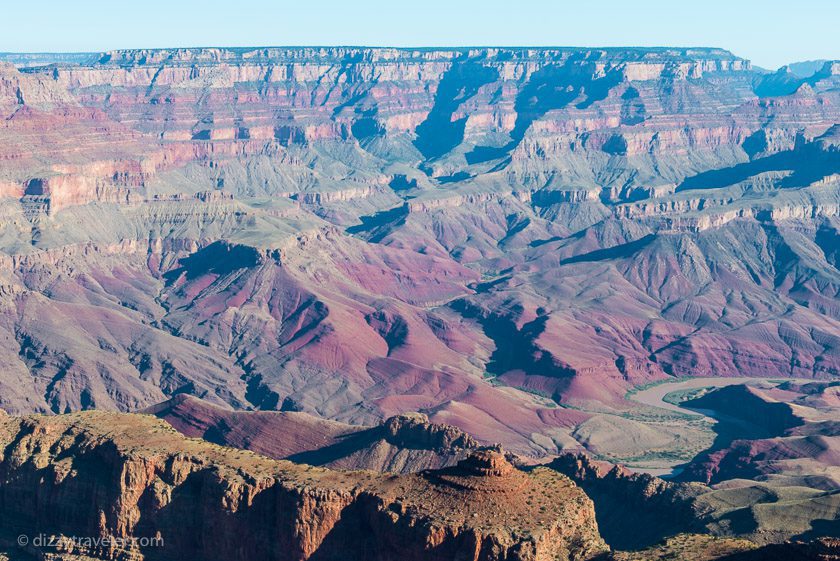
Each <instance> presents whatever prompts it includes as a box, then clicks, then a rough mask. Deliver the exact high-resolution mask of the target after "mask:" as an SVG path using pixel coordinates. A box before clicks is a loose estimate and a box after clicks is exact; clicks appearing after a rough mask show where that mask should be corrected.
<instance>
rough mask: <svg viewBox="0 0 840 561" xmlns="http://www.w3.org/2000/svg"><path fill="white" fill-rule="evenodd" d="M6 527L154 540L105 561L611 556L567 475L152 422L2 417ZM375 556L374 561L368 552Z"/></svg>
mask: <svg viewBox="0 0 840 561" xmlns="http://www.w3.org/2000/svg"><path fill="white" fill-rule="evenodd" d="M0 430H1V431H2V440H3V447H4V450H5V452H4V456H3V458H2V462H0V480H2V485H0V518H2V521H3V527H4V529H5V530H7V531H12V532H15V533H21V534H26V533H33V534H34V533H36V532H37V533H44V534H46V535H65V536H76V537H82V536H87V537H105V536H110V537H113V538H129V537H148V538H159V539H160V540H161V541H159V542H154V543H155V544H156V547H152V546H149V547H145V548H144V547H141V546H140V545H136V546H133V547H130V548H128V551H121V550H119V549H106V548H93V549H90V550H86V549H82V548H79V547H77V548H76V549H74V550H71V551H70V553H75V554H85V555H91V556H95V557H97V558H101V559H127V558H133V559H143V558H148V559H161V558H181V559H194V560H196V561H199V560H207V561H211V560H215V559H219V560H221V559H225V560H231V559H234V560H235V559H243V560H245V559H255V558H259V559H284V560H298V559H300V560H303V559H313V560H314V559H336V560H337V559H343V560H354V559H358V560H361V559H370V558H376V559H382V560H388V559H410V560H417V561H419V560H440V561H443V560H445V559H447V560H448V559H454V558H458V559H470V560H475V561H479V560H480V561H491V560H501V559H506V560H534V561H536V560H539V559H547V558H551V559H575V560H583V559H589V558H592V557H593V556H595V555H597V554H598V553H601V552H603V551H604V550H605V546H604V544H603V542H602V541H601V539H600V537H598V534H597V525H596V523H595V519H594V514H593V511H592V504H591V502H589V500H588V499H587V498H586V497H585V495H584V494H583V493H582V492H581V491H580V490H579V489H577V488H576V487H575V485H574V484H573V483H572V482H571V481H569V480H568V479H567V478H566V477H564V476H561V475H559V474H556V473H555V472H552V471H550V470H545V469H538V470H535V471H533V472H531V473H529V474H525V473H522V472H519V471H518V470H516V469H514V468H513V467H512V466H510V465H509V464H507V463H506V461H505V460H504V457H503V456H502V455H501V454H499V453H498V452H493V451H486V452H481V453H480V456H478V457H476V458H475V459H472V460H469V461H467V462H466V463H464V464H463V465H461V466H459V467H455V468H450V469H449V470H447V471H444V472H435V471H430V472H425V473H423V474H419V475H411V476H401V477H396V476H381V475H376V474H372V473H363V472H355V473H340V472H333V471H329V470H324V469H319V468H312V467H306V466H297V465H294V464H291V463H289V462H282V461H281V462H278V461H272V460H268V459H266V458H263V457H260V456H257V455H254V454H252V453H250V452H242V451H235V450H232V449H225V448H221V447H217V446H213V445H210V444H207V443H204V442H201V441H198V440H189V439H184V438H183V437H181V436H180V435H178V434H177V433H175V432H174V431H173V430H172V429H171V428H169V427H168V426H167V425H166V424H164V423H163V422H162V421H157V420H154V419H153V418H151V417H148V416H131V415H116V414H105V413H86V414H76V415H70V416H60V417H53V418H43V417H41V418H38V417H33V418H21V419H18V418H11V417H6V418H4V419H2V428H0ZM371 556H373V557H371Z"/></svg>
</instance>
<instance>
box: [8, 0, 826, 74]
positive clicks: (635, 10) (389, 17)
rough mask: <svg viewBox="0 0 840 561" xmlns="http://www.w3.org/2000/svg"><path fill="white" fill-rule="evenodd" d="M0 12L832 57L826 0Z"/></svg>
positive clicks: (242, 36)
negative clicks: (695, 47)
mask: <svg viewBox="0 0 840 561" xmlns="http://www.w3.org/2000/svg"><path fill="white" fill-rule="evenodd" d="M121 6H122V7H121ZM0 21H2V29H3V32H2V33H0V51H11V52H87V51H93V52H100V51H106V50H111V49H121V48H144V47H145V48H151V47H197V46H198V47H204V46H223V47H242V46H269V45H277V46H283V45H294V46H304V45H366V46H395V47H416V46H428V47H437V46H453V47H458V46H535V47H537V46H587V47H595V46H602V47H607V46H708V47H721V48H725V49H728V50H731V51H732V52H734V53H735V54H736V55H739V56H742V57H744V58H748V59H750V60H752V61H753V64H755V65H757V66H761V67H764V68H769V69H775V68H778V67H779V66H782V65H784V64H787V63H789V62H794V61H802V60H813V59H826V58H834V59H840V33H838V26H840V1H838V0H706V1H682V0H671V1H664V0H626V1H621V0H600V1H592V0H576V1H574V2H571V1H566V0H555V1H549V0H507V1H501V0H483V1H478V0H393V1H391V2H387V1H383V0H359V1H355V2H354V1H350V0H345V1H337V0H295V1H286V0H283V1H279V0H229V1H220V0H202V1H199V0H142V1H125V2H122V3H121V2H120V1H119V0H27V1H14V0H0Z"/></svg>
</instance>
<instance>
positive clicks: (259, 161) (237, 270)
mask: <svg viewBox="0 0 840 561" xmlns="http://www.w3.org/2000/svg"><path fill="white" fill-rule="evenodd" d="M18 62H19V61H18ZM55 62H57V64H54V65H50V66H40V67H29V68H22V69H16V68H14V67H13V66H12V65H5V66H3V67H2V68H0V77H1V78H0V110H2V113H3V115H4V117H5V119H4V120H3V121H2V124H0V138H2V142H0V195H2V198H0V244H2V251H3V253H4V255H3V259H2V266H0V310H2V312H0V341H2V342H1V343H0V358H2V360H3V361H4V363H5V364H6V365H7V367H6V369H5V371H4V373H3V375H2V376H0V389H2V391H0V405H2V407H4V408H6V409H8V410H11V411H14V412H32V411H37V412H53V413H58V412H64V411H75V410H80V409H88V408H104V409H115V410H136V409H141V408H144V407H148V406H151V405H153V404H156V403H160V402H162V401H164V400H166V399H167V398H169V397H172V396H173V395H178V394H190V395H195V396H198V397H201V398H202V399H205V400H206V401H208V402H210V403H215V404H217V405H226V406H229V407H233V408H236V409H259V410H269V411H273V410H286V411H294V412H304V413H307V414H310V415H315V416H319V417H324V418H328V419H331V420H335V421H339V422H342V423H348V424H353V425H364V426H374V425H377V424H378V423H380V422H382V421H383V420H385V419H387V418H390V417H392V416H394V415H398V414H401V413H405V412H409V411H422V412H424V413H426V414H428V416H429V418H430V420H431V421H432V422H435V423H441V424H448V425H453V426H457V427H459V428H460V429H462V430H466V431H468V432H469V433H471V434H473V435H475V437H476V438H477V439H478V440H479V441H482V442H488V443H493V442H501V443H502V444H504V445H505V446H506V447H507V448H509V449H512V450H514V451H516V452H519V453H524V454H529V455H536V456H542V455H547V454H553V453H556V452H557V451H558V450H560V449H570V448H572V449H575V448H580V447H586V446H589V445H590V443H591V442H596V441H598V440H599V439H600V440H601V441H603V440H604V438H603V436H604V434H606V433H608V432H609V430H611V429H609V428H608V425H609V423H606V422H601V421H597V422H596V421H590V419H592V418H593V417H597V416H600V415H611V416H612V417H608V418H609V419H619V418H620V419H621V420H620V421H616V422H621V423H622V426H624V427H629V428H628V430H631V431H633V433H634V434H636V433H637V432H638V433H642V432H645V433H646V434H649V433H650V432H651V428H650V427H649V426H647V425H645V426H642V425H639V424H638V423H637V420H636V419H632V420H630V421H627V420H626V419H625V417H626V415H625V413H626V412H627V411H628V410H631V409H633V408H634V407H635V406H634V405H633V404H631V403H629V402H627V401H626V400H624V395H625V393H626V391H627V390H628V389H630V388H631V387H633V386H634V385H637V384H641V383H647V382H651V381H655V380H664V379H668V378H669V377H677V376H696V375H707V376H732V375H736V374H738V375H749V376H764V377H789V376H796V377H807V378H830V377H834V376H836V375H837V374H838V372H839V371H840V370H839V369H840V354H838V344H839V343H838V339H837V336H836V333H838V332H839V331H840V324H839V323H838V321H840V319H838V318H840V316H839V315H838V313H840V312H838V307H837V295H838V290H839V289H838V287H840V272H838V269H837V267H838V255H837V251H836V246H837V245H838V239H839V238H838V228H840V223H838V214H837V213H838V208H840V199H838V196H840V195H838V193H840V187H838V186H839V185H840V183H838V177H840V169H838V165H840V152H838V148H837V147H838V141H837V136H838V131H840V127H838V126H837V123H838V122H840V109H838V107H840V106H838V103H840V96H838V91H840V90H839V89H838V80H840V77H838V75H837V73H836V64H834V63H828V64H826V65H825V67H824V68H822V69H821V70H820V71H819V72H817V73H816V74H814V75H813V76H811V77H808V78H797V79H798V80H800V81H801V83H798V84H797V85H796V87H795V88H793V89H792V90H790V91H776V90H775V89H773V88H775V87H776V86H773V84H774V83H776V82H780V81H784V80H776V81H775V82H774V80H772V79H771V78H770V77H768V76H766V75H763V74H760V73H757V72H754V71H753V70H752V69H751V68H750V65H749V63H748V62H747V61H744V60H742V59H740V58H738V57H737V56H734V55H732V54H731V53H728V52H725V51H721V50H716V49H474V50H469V49H463V50H458V49H455V50H435V49H431V50H395V49H350V48H347V49H338V48H324V49H317V48H301V49H273V48H268V49H192V50H191V49H185V50H144V51H118V52H112V53H104V54H102V55H99V56H97V57H94V58H92V59H84V58H82V59H77V60H76V62H78V64H72V63H71V62H72V61H71V62H68V61H66V60H62V59H60V58H56V59H55ZM558 404H560V405H563V406H566V405H568V406H570V407H558ZM643 420H644V419H643ZM587 422H588V424H587V425H586V426H585V427H584V429H579V427H581V425H583V424H584V423H587ZM605 427H606V428H605ZM653 430H657V429H656V428H654V429H653ZM669 430H670V429H669ZM593 431H594V432H599V433H600V434H593ZM584 434H585V436H581V435H584ZM660 434H666V435H668V434H671V433H670V432H668V431H664V432H662V431H660ZM665 440H668V439H665ZM678 440H679V439H677V438H671V439H670V440H669V441H668V442H665V441H664V440H663V439H658V440H657V442H660V443H661V444H662V453H663V454H664V455H670V457H672V460H673V461H674V462H678V461H680V460H687V459H689V458H686V457H684V456H685V455H686V454H687V451H686V450H685V447H683V448H682V449H679V450H678V449H677V448H679V447H680V446H681V444H680V443H679V442H678ZM663 442H664V443H663ZM626 444H627V447H626V448H625V450H624V451H623V452H622V453H624V454H625V455H626V457H628V458H632V457H637V456H640V455H641V454H642V453H643V452H644V450H645V449H646V448H647V447H648V446H647V441H646V440H643V439H636V438H631V439H628V440H627V443H626ZM634 446H635V448H633V447H634ZM388 458H390V456H388V455H387V454H384V455H383V456H382V457H381V458H380V459H382V461H383V462H384V463H386V464H387V463H388V462H390V461H391V460H390V459H388ZM395 466H396V469H399V467H398V465H397V464H395Z"/></svg>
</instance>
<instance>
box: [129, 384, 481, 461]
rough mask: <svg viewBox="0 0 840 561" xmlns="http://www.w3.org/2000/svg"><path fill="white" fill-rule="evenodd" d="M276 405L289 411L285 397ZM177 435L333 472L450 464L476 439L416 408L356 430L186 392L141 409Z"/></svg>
mask: <svg viewBox="0 0 840 561" xmlns="http://www.w3.org/2000/svg"><path fill="white" fill-rule="evenodd" d="M282 408H289V409H291V408H293V404H292V403H291V402H286V403H284V404H282ZM144 412H145V413H150V414H153V415H155V416H157V417H159V418H161V419H164V420H166V422H168V423H169V424H170V425H172V426H173V427H174V428H175V429H176V430H177V431H178V432H180V433H182V434H184V435H186V436H190V437H199V438H204V439H205V440H208V441H209V442H213V443H216V444H221V445H224V446H232V447H236V448H242V449H246V450H251V451H253V452H257V453H259V454H262V455H265V456H268V457H270V458H275V459H290V460H293V461H296V462H302V463H307V464H311V465H317V466H326V467H331V468H338V469H368V470H373V471H380V472H398V473H410V472H418V471H422V470H426V469H437V468H441V467H446V466H451V465H454V464H456V463H458V462H459V461H460V460H463V459H465V458H467V457H468V456H469V455H470V453H472V451H474V450H477V449H478V448H479V447H480V444H479V443H478V442H477V441H476V440H475V439H473V438H472V437H471V436H470V435H468V434H466V433H465V432H463V431H461V430H460V429H458V428H456V427H453V426H450V425H441V424H436V423H431V422H429V418H428V417H427V416H426V415H423V414H421V413H406V414H402V415H397V416H395V417H391V418H390V419H387V420H386V421H385V422H383V423H382V424H381V425H379V426H375V427H359V426H353V425H348V424H344V423H337V422H334V421H327V420H324V419H319V418H318V417H315V416H313V415H309V414H307V413H303V412H299V411H291V410H290V411H231V410H229V409H223V408H221V407H218V406H215V405H212V404H210V403H207V402H204V401H202V400H200V399H198V398H195V397H192V396H188V395H183V394H182V395H178V396H175V397H173V398H172V399H170V400H167V401H166V402H163V403H160V404H158V405H155V406H153V407H150V408H148V409H146V410H144Z"/></svg>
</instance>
